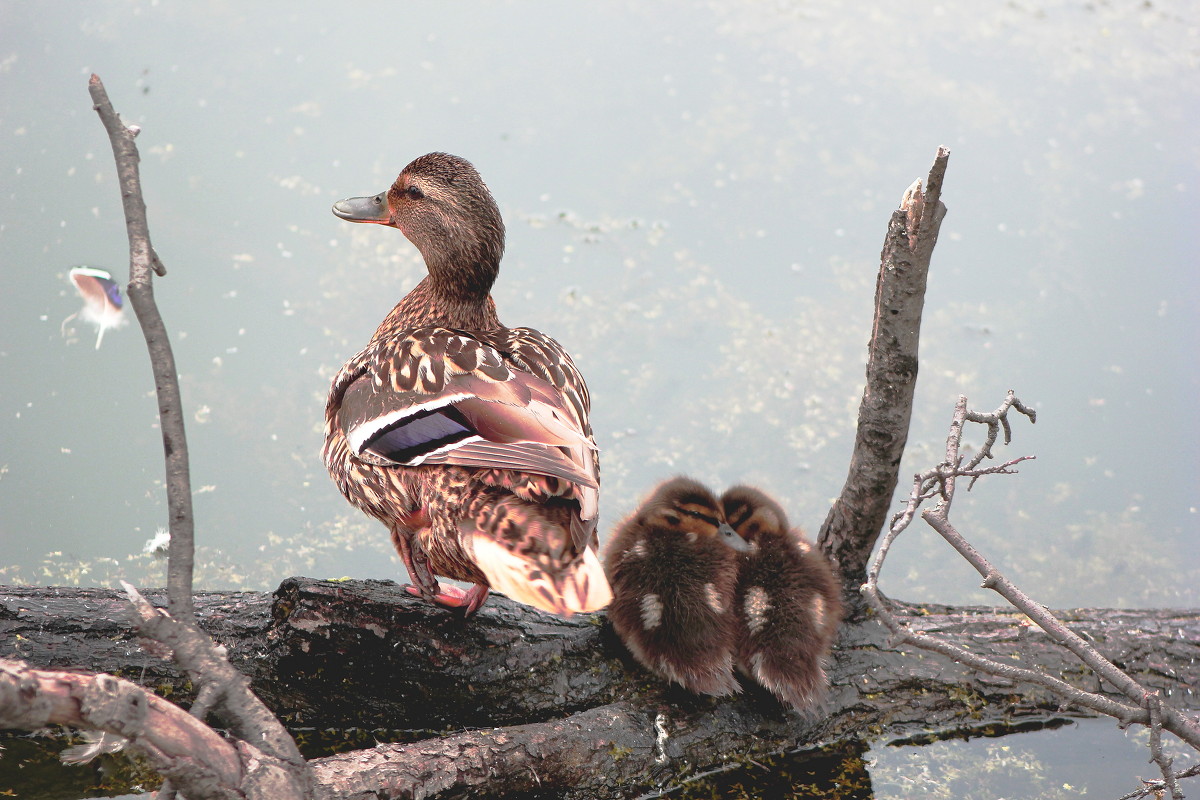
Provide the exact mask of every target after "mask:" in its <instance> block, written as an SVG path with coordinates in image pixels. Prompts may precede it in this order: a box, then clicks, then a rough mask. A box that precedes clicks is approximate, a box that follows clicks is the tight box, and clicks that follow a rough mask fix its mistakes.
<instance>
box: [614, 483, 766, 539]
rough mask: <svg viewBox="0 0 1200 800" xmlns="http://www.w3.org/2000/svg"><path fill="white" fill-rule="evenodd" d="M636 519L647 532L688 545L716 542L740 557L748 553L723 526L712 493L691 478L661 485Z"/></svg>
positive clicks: (723, 516)
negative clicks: (673, 536)
mask: <svg viewBox="0 0 1200 800" xmlns="http://www.w3.org/2000/svg"><path fill="white" fill-rule="evenodd" d="M635 518H636V520H637V521H638V522H639V523H640V524H641V525H642V526H643V527H645V528H646V529H648V530H654V531H656V532H659V533H668V534H680V535H682V536H683V538H684V539H685V540H686V541H687V543H688V544H692V545H695V544H698V543H701V542H703V543H707V542H719V543H721V544H723V545H725V546H726V547H729V548H730V549H732V550H734V551H736V552H739V553H742V552H746V551H748V550H749V549H750V547H749V545H748V544H747V542H746V540H745V539H744V538H743V537H742V536H739V535H738V532H737V531H736V530H734V528H733V527H732V526H731V525H730V524H729V523H728V522H726V520H725V512H724V511H723V510H722V508H721V504H720V503H719V502H717V499H716V498H715V497H714V496H713V494H712V492H710V491H709V490H708V488H707V487H705V486H704V485H703V484H701V483H698V482H697V481H694V480H692V479H691V478H684V477H679V478H673V479H671V480H669V481H667V482H665V483H663V484H662V485H660V486H659V487H658V489H657V490H655V492H654V494H653V495H651V496H650V498H649V499H647V500H646V502H644V503H643V504H642V506H641V508H639V509H638V511H637V514H636V515H635Z"/></svg>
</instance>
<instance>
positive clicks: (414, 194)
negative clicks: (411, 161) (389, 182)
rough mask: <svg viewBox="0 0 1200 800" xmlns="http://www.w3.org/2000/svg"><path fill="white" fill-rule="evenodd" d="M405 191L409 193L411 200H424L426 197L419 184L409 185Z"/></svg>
mask: <svg viewBox="0 0 1200 800" xmlns="http://www.w3.org/2000/svg"><path fill="white" fill-rule="evenodd" d="M404 193H405V194H406V195H408V199H409V200H423V199H424V198H425V193H424V192H422V191H421V189H420V187H417V186H409V187H408V188H407V189H405V190H404Z"/></svg>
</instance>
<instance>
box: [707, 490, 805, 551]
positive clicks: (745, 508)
mask: <svg viewBox="0 0 1200 800" xmlns="http://www.w3.org/2000/svg"><path fill="white" fill-rule="evenodd" d="M721 510H722V512H723V513H724V514H725V519H726V520H728V521H729V524H730V525H732V526H733V529H734V530H735V531H737V532H738V534H739V535H740V536H741V537H742V538H744V539H745V540H746V541H748V542H759V541H762V539H763V537H765V536H782V535H785V534H786V533H787V530H788V519H787V514H786V513H784V510H783V507H782V506H780V505H779V503H777V502H775V501H774V500H773V499H771V498H770V497H768V496H767V495H766V494H765V493H763V492H761V491H759V490H758V489H755V488H754V487H752V486H734V487H733V488H732V489H729V490H728V491H726V492H725V494H723V495H721Z"/></svg>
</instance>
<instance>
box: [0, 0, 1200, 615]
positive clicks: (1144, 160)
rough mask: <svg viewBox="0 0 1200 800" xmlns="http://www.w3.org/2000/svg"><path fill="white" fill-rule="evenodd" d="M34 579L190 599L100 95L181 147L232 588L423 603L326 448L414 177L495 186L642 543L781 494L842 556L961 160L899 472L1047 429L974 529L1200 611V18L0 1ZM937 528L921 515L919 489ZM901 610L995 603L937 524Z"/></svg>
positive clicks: (185, 273)
mask: <svg viewBox="0 0 1200 800" xmlns="http://www.w3.org/2000/svg"><path fill="white" fill-rule="evenodd" d="M0 16H2V24H0V89H2V90H0V175H3V180H2V182H0V187H2V188H3V191H2V192H0V274H2V275H3V278H4V286H5V292H4V295H3V299H2V300H0V386H2V387H3V391H2V392H0V419H2V420H3V423H2V424H0V431H2V444H0V582H31V583H61V582H78V583H83V584H90V583H101V584H106V585H110V584H111V583H112V582H113V581H114V580H115V578H116V577H118V576H122V575H123V576H128V577H131V578H132V579H134V580H135V582H138V583H141V584H155V583H160V582H161V567H160V566H159V565H158V564H157V563H156V562H154V560H153V558H152V557H150V556H147V555H143V554H142V552H141V551H142V548H143V544H144V543H145V542H146V540H148V539H149V538H151V536H152V535H153V534H154V531H155V529H156V528H157V527H158V526H159V525H162V524H164V522H165V503H164V499H163V496H162V488H161V469H162V468H161V445H160V441H159V436H158V431H157V429H156V428H155V427H154V420H155V403H154V399H153V397H152V384H151V380H150V372H149V368H148V366H147V362H146V357H145V354H144V351H143V348H142V346H141V343H140V338H139V335H138V333H137V331H136V326H131V327H129V328H126V329H124V330H119V331H115V332H111V333H109V334H108V335H107V336H106V337H105V342H104V346H103V347H102V348H101V349H100V350H99V351H96V350H94V349H93V346H92V344H93V341H94V339H93V335H92V333H91V331H90V330H89V329H87V328H86V327H83V326H78V325H76V326H74V334H73V335H68V336H67V337H64V336H63V335H62V334H61V333H60V323H61V322H62V320H63V319H64V318H66V317H67V316H68V315H70V314H71V313H72V312H74V311H75V310H76V308H77V301H76V299H75V296H74V293H73V291H72V290H71V289H70V287H69V286H68V284H67V281H66V272H67V270H68V268H69V267H71V266H74V265H77V264H92V265H96V266H104V267H109V268H111V269H113V270H114V271H115V272H117V273H123V272H124V269H125V262H126V245H125V233H124V226H123V222H122V218H121V212H120V204H119V198H118V196H117V189H116V184H115V179H114V170H113V166H112V163H111V156H110V152H109V147H108V143H107V140H106V138H105V136H104V133H103V129H102V127H101V126H100V124H99V122H98V120H97V119H96V118H95V115H94V114H93V113H92V111H91V110H90V101H89V98H88V95H87V89H86V81H87V76H88V74H89V73H91V72H93V71H95V72H98V73H99V74H100V75H101V77H102V78H103V79H104V81H105V83H106V85H107V87H108V90H109V93H110V95H111V96H112V98H113V101H114V103H115V104H116V106H117V108H118V109H119V110H120V111H121V112H122V113H123V114H124V115H125V117H126V119H127V120H128V121H130V122H136V123H138V124H140V125H142V126H143V128H144V132H143V133H142V135H141V137H140V138H139V140H138V142H139V146H140V147H141V149H142V154H143V164H142V166H143V178H144V181H145V186H146V195H147V200H148V203H149V207H150V219H151V225H152V228H153V235H154V241H155V244H156V247H157V250H158V252H159V253H160V255H161V256H162V258H163V260H164V261H165V262H166V264H167V266H168V268H169V270H170V274H169V275H168V276H167V278H165V279H163V280H160V281H159V282H158V283H157V288H156V292H157V295H158V300H159V304H160V306H161V307H162V310H163V313H164V315H165V316H166V319H167V322H168V327H169V328H170V330H171V331H172V333H173V335H174V344H175V347H176V357H177V359H178V362H179V365H180V372H181V380H182V384H183V391H184V396H185V402H186V406H187V416H188V419H189V421H190V428H189V439H190V444H191V446H192V452H193V465H192V470H193V471H192V474H193V480H194V484H195V489H196V492H197V494H196V509H197V523H198V531H199V536H200V540H201V544H202V548H201V552H200V561H201V565H202V566H201V569H200V572H199V582H200V584H201V585H202V586H204V587H206V588H217V587H258V588H267V587H273V586H274V585H275V584H276V583H277V582H278V581H279V580H280V579H281V578H283V577H285V576H287V575H290V574H295V573H305V574H310V575H315V576H318V577H333V576H341V575H353V576H356V577H387V578H396V577H399V576H400V574H401V572H402V568H401V567H400V566H399V564H398V562H397V560H396V559H395V558H394V557H392V555H391V553H390V547H389V546H388V544H387V541H386V536H384V535H383V532H382V531H381V530H380V529H379V528H378V527H377V526H374V525H372V524H368V523H367V522H366V521H365V520H363V519H362V518H360V516H359V515H357V514H356V513H353V512H351V510H350V509H349V507H348V506H346V504H345V503H344V501H343V500H342V498H341V497H340V496H339V495H338V493H337V492H336V491H335V490H334V489H333V487H332V485H331V484H330V482H329V481H328V479H327V477H326V476H325V474H324V470H323V468H322V466H321V464H320V461H319V458H318V455H317V452H318V449H319V445H320V424H321V419H322V417H321V414H322V409H323V404H324V397H325V392H326V390H327V386H328V378H329V377H330V375H331V374H332V372H333V371H334V370H335V369H336V368H337V366H339V365H340V364H341V362H342V361H343V360H344V359H345V358H346V357H347V356H348V355H350V354H351V353H352V352H354V351H355V350H356V349H357V348H358V347H359V346H360V345H361V344H362V343H363V342H365V340H366V338H367V337H368V336H369V334H370V332H371V330H372V329H373V328H374V326H375V324H376V323H377V322H378V320H379V319H380V318H381V317H382V316H383V314H384V313H386V311H387V310H388V309H389V308H390V306H391V305H392V303H393V302H394V301H395V300H396V299H397V298H398V297H399V296H400V295H401V294H402V293H403V292H404V291H405V290H406V289H407V288H409V287H410V286H412V285H413V284H414V283H415V281H416V280H417V279H418V277H419V276H420V274H421V269H422V267H421V264H420V262H419V259H418V258H417V257H416V255H415V251H414V250H413V249H412V248H411V247H410V246H408V245H407V243H405V242H404V241H403V238H402V237H401V236H400V235H399V234H398V233H397V232H395V231H390V230H384V229H380V228H376V227H374V226H366V227H367V228H369V229H363V227H361V226H360V227H357V228H355V227H351V226H349V225H347V224H346V223H343V222H340V221H339V220H337V219H336V218H335V217H333V215H332V214H330V213H329V206H330V204H331V203H332V202H333V201H334V200H336V199H338V198H340V197H345V196H349V195H357V194H364V193H368V192H374V191H378V190H381V189H383V188H384V187H385V186H387V184H388V183H389V182H390V181H391V180H392V178H393V177H394V175H395V173H396V172H397V171H398V170H399V169H400V168H401V167H402V166H403V165H404V164H405V163H407V161H408V160H410V159H411V158H412V157H414V156H415V155H418V154H421V153H423V152H427V151H429V150H434V149H445V150H449V151H452V152H456V153H458V154H461V155H464V156H466V157H468V158H470V159H472V160H473V161H474V162H475V163H476V165H477V166H478V167H479V168H480V170H481V172H482V173H483V175H484V177H485V179H486V180H487V181H488V183H489V185H490V186H491V187H492V189H493V191H494V193H495V194H496V196H497V199H498V201H499V203H500V205H501V208H502V210H503V212H504V214H505V217H506V220H507V222H508V227H509V239H508V250H507V257H506V259H505V261H504V264H503V269H502V273H501V279H500V283H499V285H498V286H497V289H496V299H497V302H498V304H499V307H500V311H501V317H502V319H504V320H505V321H506V322H507V323H509V324H514V325H515V324H523V325H532V326H535V327H538V328H541V329H543V330H546V331H548V332H550V333H552V334H553V335H555V336H556V337H557V338H559V339H560V340H561V341H562V342H564V344H566V345H567V347H568V348H569V349H570V350H571V351H572V352H573V353H574V354H575V356H576V361H577V362H578V363H579V365H580V367H581V368H582V369H583V371H584V373H585V375H586V376H587V377H588V379H589V382H590V385H591V388H592V394H593V397H594V403H595V408H594V415H593V424H594V426H595V428H596V434H597V440H598V442H599V443H600V445H601V447H602V452H603V467H604V472H603V483H604V485H603V491H602V509H601V511H602V517H603V520H605V521H604V522H602V529H607V528H608V527H609V525H610V524H611V523H612V522H614V521H615V520H617V519H618V518H619V517H620V516H621V515H622V514H624V513H626V512H627V511H628V510H629V509H631V508H632V506H633V505H634V504H635V503H636V501H637V498H638V497H639V495H640V494H642V493H643V492H645V491H646V490H647V489H648V488H649V487H650V486H651V485H652V484H653V483H654V482H655V481H657V480H659V479H660V478H663V477H666V476H669V475H671V474H674V473H678V472H686V473H691V474H694V475H696V476H697V477H699V478H701V479H703V480H706V481H709V482H712V483H714V484H716V485H718V486H724V485H728V484H731V483H734V482H740V481H752V482H755V483H758V484H761V485H762V486H764V487H765V488H767V489H769V490H771V491H772V492H774V493H776V494H778V495H779V496H781V497H782V498H784V500H785V505H786V506H787V507H788V508H789V510H790V511H791V512H792V513H793V515H794V517H795V518H796V519H797V520H799V521H801V522H803V523H804V524H805V525H806V526H807V527H809V528H816V527H817V526H819V524H820V521H821V519H822V518H823V516H824V513H825V511H826V509H827V508H828V505H829V502H830V500H831V498H832V497H834V496H835V495H836V493H837V492H838V490H839V488H840V486H841V484H842V482H843V480H844V478H845V465H846V461H847V457H848V454H849V450H850V446H851V443H852V439H853V419H854V412H855V409H856V407H857V403H858V398H859V394H860V392H861V379H862V360H863V356H864V353H865V343H866V340H867V337H868V334H869V322H870V310H871V299H872V293H873V286H874V270H875V266H876V259H877V254H878V251H879V248H880V244H881V242H882V239H883V234H884V230H885V226H886V222H887V218H888V215H889V213H890V211H891V209H892V208H894V207H895V205H896V203H897V201H898V200H899V197H900V195H901V193H902V192H903V190H904V188H905V187H906V186H908V184H909V183H910V182H911V181H912V180H913V179H914V178H916V177H919V176H923V175H924V174H925V172H926V171H927V169H928V167H929V165H930V163H931V161H932V158H933V154H934V151H935V148H936V147H937V145H939V144H946V145H948V146H950V147H951V148H952V155H951V161H950V170H949V174H948V178H947V181H946V186H945V195H944V198H945V200H946V202H947V204H948V205H949V207H950V214H949V216H948V217H947V219H946V222H945V224H944V226H943V228H942V236H941V241H940V243H939V245H938V249H937V252H936V254H935V257H934V264H933V271H932V274H931V278H930V289H929V294H928V298H927V307H926V317H925V326H924V327H925V329H924V337H923V344H922V352H921V356H922V364H921V370H922V372H921V383H920V388H919V390H918V396H917V402H918V408H917V413H916V416H915V419H914V429H913V432H912V436H911V437H910V447H909V453H908V455H907V457H906V460H905V463H904V465H903V468H902V471H903V473H904V474H911V473H913V472H915V471H917V470H918V469H922V468H924V467H926V466H928V465H930V464H932V463H935V462H936V461H937V460H938V458H939V455H940V452H939V451H940V449H941V448H942V446H943V441H944V436H945V433H944V432H945V426H946V423H947V422H948V419H949V416H950V413H951V409H952V406H953V402H954V399H955V397H956V396H957V395H958V394H959V393H960V392H965V393H966V394H968V395H969V396H970V397H971V399H972V401H973V402H974V403H975V404H976V405H978V406H979V407H983V408H992V407H994V406H995V405H996V404H998V403H999V402H1000V400H1001V399H1002V398H1003V394H1004V392H1005V390H1007V389H1009V388H1014V389H1016V390H1017V392H1018V394H1019V395H1020V397H1021V398H1022V399H1024V400H1025V401H1026V402H1028V403H1030V404H1031V405H1034V406H1035V407H1037V409H1038V411H1039V415H1040V416H1039V422H1038V424H1037V425H1036V426H1034V427H1029V426H1027V425H1024V424H1023V423H1018V424H1017V428H1016V443H1015V445H1014V446H1013V448H1011V449H1010V450H1009V451H1008V453H1009V454H1012V455H1016V454H1025V453H1032V454H1036V455H1037V456H1038V460H1037V461H1035V462H1032V463H1030V464H1027V465H1025V466H1024V467H1023V468H1022V472H1021V475H1019V476H1015V477H1005V478H997V479H995V480H992V481H989V482H985V483H983V484H981V485H979V486H978V487H977V488H976V489H975V491H974V492H972V494H971V496H970V497H964V498H962V500H960V507H959V509H958V522H959V527H960V528H961V529H962V530H963V531H964V532H965V533H966V534H967V535H968V536H969V537H970V538H971V539H972V540H973V541H974V543H975V544H976V545H977V546H978V547H980V549H982V550H983V551H984V552H985V553H987V554H988V555H989V557H990V558H991V559H992V560H993V561H994V562H996V563H997V564H998V565H1001V566H1002V567H1003V568H1004V569H1006V570H1008V571H1009V573H1010V575H1011V576H1012V577H1014V579H1016V580H1017V581H1018V582H1019V583H1021V584H1022V585H1023V586H1024V587H1025V588H1026V589H1027V590H1029V591H1030V592H1031V593H1032V594H1034V595H1036V596H1037V597H1038V598H1039V599H1040V600H1042V601H1044V602H1046V603H1048V604H1050V605H1056V606H1084V605H1119V606H1153V605H1196V604H1197V603H1198V602H1200V595H1198V594H1197V588H1196V587H1197V585H1200V582H1198V581H1197V578H1198V577H1200V548H1197V547H1196V541H1197V539H1196V536H1197V507H1200V497H1198V495H1200V480H1198V479H1197V478H1198V476H1200V470H1198V469H1197V467H1198V458H1197V455H1196V452H1197V451H1196V448H1195V447H1194V442H1195V441H1197V440H1198V439H1200V421H1198V420H1200V418H1198V417H1197V416H1196V415H1195V414H1194V413H1192V412H1191V402H1190V401H1191V399H1192V398H1193V397H1194V396H1195V394H1196V393H1197V389H1198V388H1200V387H1198V376H1200V370H1198V369H1197V366H1198V364H1197V357H1196V348H1195V343H1196V341H1200V337H1198V336H1197V334H1198V333H1200V330H1198V324H1197V322H1196V320H1197V319H1198V318H1200V291H1197V290H1198V289H1200V279H1198V278H1197V275H1200V271H1198V270H1197V266H1198V265H1197V255H1196V254H1197V253H1198V252H1200V234H1198V233H1197V230H1198V229H1197V226H1196V220H1197V219H1200V200H1198V197H1200V192H1198V187H1200V180H1198V177H1200V145H1197V141H1198V140H1197V139H1196V137H1195V131H1196V129H1197V123H1198V122H1200V102H1198V101H1200V98H1198V97H1197V95H1198V94H1200V83H1198V82H1197V81H1196V80H1195V66H1196V58H1197V53H1198V52H1200V42H1198V38H1197V30H1198V29H1200V27H1198V25H1197V19H1196V16H1195V11H1194V9H1193V8H1192V7H1191V5H1189V4H1187V3H1181V2H1173V3H1170V2H1169V3H1160V2H1154V3H1129V4H1087V3H1073V2H1038V3H1034V4H1024V5H1021V4H1007V5H1004V6H999V7H994V8H987V9H981V8H980V7H979V6H977V5H974V4H967V3H960V4H956V3H949V4H941V5H939V6H937V7H936V8H931V7H926V6H922V5H919V4H903V3H901V4H896V3H870V4H866V5H863V4H855V5H854V6H849V5H847V6H844V7H843V6H842V5H840V4H838V3H833V2H807V3H801V2H782V3H773V4H759V3H738V2H730V3H710V4H707V5H704V6H701V7H697V6H696V5H695V4H690V3H688V4H685V3H672V2H668V3H658V4H653V5H646V4H634V3H606V4H590V5H577V4H556V3H549V2H542V3H533V2H530V3H494V4H489V3H471V4H470V7H469V10H468V11H464V9H463V8H462V6H453V7H451V6H445V7H442V6H440V5H433V4H428V5H422V6H418V7H412V6H393V5H383V4H380V5H372V6H365V7H354V9H353V10H349V9H342V8H340V7H332V6H324V5H317V4H308V3H294V2H293V3H279V2H273V3H254V4H245V3H239V4H202V5H195V4H190V5H185V4H173V3H163V4H159V3H155V2H91V3H79V4H75V5H73V6H72V10H71V13H69V14H67V13H54V14H50V13H46V12H45V11H44V10H43V8H42V7H41V6H39V5H37V4H29V3H23V2H15V1H14V0H0ZM901 491H902V492H906V491H907V487H904V486H902V487H901ZM883 583H884V587H885V589H886V590H887V591H888V592H889V593H890V594H892V595H894V596H898V597H904V598H909V599H919V600H928V601H936V602H980V601H983V602H987V601H990V598H988V597H986V596H985V595H984V594H983V593H982V592H981V590H979V589H978V588H977V586H978V578H977V577H976V576H975V575H974V573H973V572H972V571H970V570H969V569H968V568H967V567H966V566H965V565H963V564H961V563H959V562H958V561H957V560H956V556H954V555H953V554H952V553H951V552H950V550H949V548H948V547H946V546H944V545H943V544H942V543H941V542H940V540H939V539H937V537H935V536H934V535H932V534H931V533H925V532H924V531H921V530H916V529H914V531H912V532H911V533H909V534H907V535H906V538H905V539H902V540H901V542H900V543H899V544H898V546H897V548H896V550H895V551H894V556H893V562H892V565H891V573H890V575H886V576H885V578H884V581H883Z"/></svg>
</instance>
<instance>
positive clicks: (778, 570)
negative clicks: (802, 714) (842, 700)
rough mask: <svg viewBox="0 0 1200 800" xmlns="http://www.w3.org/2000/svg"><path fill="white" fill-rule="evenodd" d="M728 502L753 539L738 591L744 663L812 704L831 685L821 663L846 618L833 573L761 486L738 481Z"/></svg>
mask: <svg viewBox="0 0 1200 800" xmlns="http://www.w3.org/2000/svg"><path fill="white" fill-rule="evenodd" d="M721 506H722V509H723V511H724V513H725V517H726V519H728V520H729V524H730V525H732V526H733V528H734V530H736V531H737V532H738V534H740V535H741V536H742V538H744V539H745V540H746V541H747V542H749V544H750V552H749V553H748V554H747V555H746V557H745V558H744V559H743V560H742V569H741V574H740V575H739V577H738V586H737V591H736V594H735V595H734V597H735V600H734V608H735V619H736V624H737V661H738V667H739V668H740V669H741V670H742V671H743V672H745V673H746V674H748V675H749V676H751V677H752V678H754V680H755V681H757V682H758V683H759V685H761V686H763V687H764V688H766V689H768V690H770V691H771V693H773V694H774V695H775V696H776V697H778V698H779V699H780V700H782V701H784V702H786V703H789V704H791V705H792V706H793V707H794V708H796V709H797V710H800V711H803V710H805V709H808V708H811V707H812V706H813V705H815V704H816V703H817V702H818V701H819V700H820V698H821V696H822V695H823V694H824V692H825V690H826V688H827V687H828V681H827V679H826V677H825V671H824V669H823V668H822V662H823V660H824V658H825V656H826V655H827V654H828V653H829V648H830V645H832V644H833V640H834V637H835V636H836V634H837V629H838V624H839V623H840V622H841V619H842V600H841V592H840V588H839V586H838V582H837V580H836V579H835V578H834V574H833V570H832V569H831V568H830V566H829V563H828V562H827V561H826V560H825V558H824V557H822V556H821V554H820V553H819V552H818V551H817V550H816V549H814V548H813V546H812V545H811V544H810V543H809V542H808V541H807V540H806V539H805V538H804V535H803V533H802V532H801V531H800V530H799V529H798V528H789V527H788V520H787V515H786V514H785V513H784V511H783V509H782V508H781V507H780V505H779V504H778V503H776V502H775V501H774V500H772V499H771V498H770V497H768V496H767V495H765V494H763V493H762V492H761V491H759V490H758V489H753V488H751V487H749V486H735V487H733V488H732V489H730V490H729V491H727V492H725V494H723V495H722V496H721Z"/></svg>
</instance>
